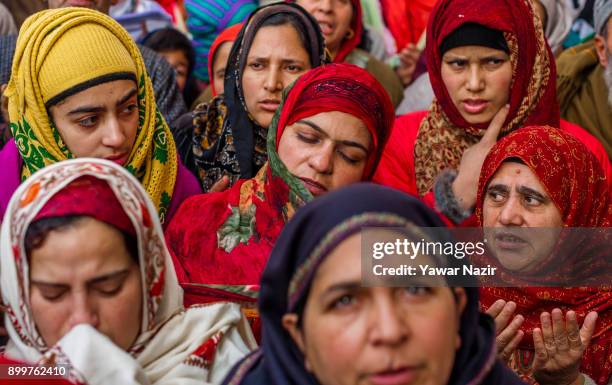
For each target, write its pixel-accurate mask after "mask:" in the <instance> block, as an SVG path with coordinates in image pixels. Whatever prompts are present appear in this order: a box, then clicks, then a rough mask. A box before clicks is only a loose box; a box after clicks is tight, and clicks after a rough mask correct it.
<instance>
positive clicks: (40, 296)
mask: <svg viewBox="0 0 612 385" xmlns="http://www.w3.org/2000/svg"><path fill="white" fill-rule="evenodd" d="M29 258H30V307H31V309H32V315H33V317H34V322H35V323H36V328H37V329H38V332H39V333H40V335H41V336H42V338H43V339H44V341H45V343H46V344H47V346H52V345H54V344H55V343H57V342H58V341H59V340H60V339H61V338H62V337H63V336H64V335H65V334H66V333H68V332H69V331H70V330H71V329H72V328H73V327H74V326H76V325H78V324H89V325H91V326H93V327H94V328H96V329H97V330H98V331H99V332H100V333H102V334H104V335H106V336H107V337H109V338H110V339H111V340H112V341H113V342H114V343H115V344H116V345H117V346H119V347H120V348H122V349H124V350H127V349H128V348H129V347H130V346H131V345H132V344H133V342H134V341H135V339H136V337H137V336H138V334H139V331H140V324H141V320H142V288H141V278H140V272H139V268H138V264H136V263H135V262H134V260H133V259H132V257H131V256H130V254H129V252H128V249H127V247H126V245H125V241H124V238H123V235H122V234H121V232H120V231H119V230H117V229H115V228H114V227H112V226H110V225H107V224H106V223H103V222H100V221H97V220H95V219H92V218H83V219H79V220H77V221H76V222H74V223H71V224H70V225H68V226H66V227H63V228H59V229H57V230H52V231H51V232H49V234H48V235H47V236H46V238H45V240H44V241H43V243H42V245H41V246H40V247H38V248H35V249H34V250H32V251H31V253H30V256H29Z"/></svg>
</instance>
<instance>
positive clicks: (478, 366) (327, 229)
mask: <svg viewBox="0 0 612 385" xmlns="http://www.w3.org/2000/svg"><path fill="white" fill-rule="evenodd" d="M356 219H359V220H356ZM402 223H404V224H402ZM406 224H413V225H416V226H419V227H444V224H443V222H442V221H441V220H440V219H439V218H438V216H437V215H436V214H435V213H434V212H433V211H432V210H431V209H429V208H428V207H427V206H425V204H423V203H422V202H421V201H419V200H418V199H416V198H414V197H411V196H409V195H406V194H404V193H401V192H399V191H396V190H393V189H390V188H387V187H383V186H378V185H375V184H370V183H359V184H354V185H351V186H349V187H346V188H344V189H340V190H338V191H335V192H330V193H329V194H326V195H325V196H323V197H320V198H317V199H315V200H314V201H313V202H311V203H309V204H308V205H306V206H305V207H303V208H301V209H300V210H299V211H298V212H297V213H296V215H295V216H294V217H293V219H292V220H291V221H290V222H289V224H288V225H287V226H286V227H285V229H284V230H283V232H282V233H281V236H280V238H279V239H278V240H277V242H276V245H275V247H274V250H273V251H272V254H271V256H270V259H269V261H268V264H267V266H266V270H265V271H264V274H263V277H262V281H261V292H260V297H259V307H260V314H261V318H262V327H263V341H262V346H261V348H260V349H259V350H257V351H256V352H254V353H252V354H251V355H250V356H248V357H247V358H245V359H244V360H243V361H242V362H241V363H239V364H238V365H237V366H236V367H235V368H234V369H233V370H232V372H231V373H230V375H229V376H228V378H226V380H225V382H224V383H225V384H232V385H233V384H249V385H250V384H270V385H289V384H291V385H294V384H295V385H317V384H318V381H317V380H316V378H315V377H314V376H313V375H312V374H311V373H310V372H308V371H307V370H306V369H305V367H304V356H303V355H302V353H301V352H300V350H299V349H298V348H297V346H296V345H295V344H294V343H293V340H292V339H291V337H290V336H289V334H288V333H287V332H286V331H285V329H284V328H283V326H282V323H281V320H282V316H283V315H284V314H286V313H289V312H297V313H299V312H300V310H299V309H300V308H301V307H302V306H303V304H304V302H305V300H306V298H307V296H308V292H309V289H310V286H311V284H312V279H313V276H314V275H315V273H316V271H317V269H318V267H319V266H320V263H321V262H322V261H323V260H324V259H325V257H326V256H327V255H329V253H330V252H331V251H332V250H333V249H334V248H335V247H336V246H337V245H338V244H339V243H340V242H342V241H343V240H345V239H346V238H348V237H349V236H350V235H352V234H355V233H357V232H359V231H360V230H361V229H362V228H364V227H403V226H405V225H406ZM340 226H342V227H340ZM338 229H342V231H341V232H339V233H338V232H337V230H338ZM332 231H333V232H334V233H336V234H339V235H338V236H336V237H334V238H333V239H331V240H330V239H329V236H328V234H330V233H331V232H332ZM326 237H327V239H326V243H325V247H324V250H325V251H324V252H320V253H319V254H318V255H320V257H319V258H318V259H315V260H314V261H313V260H312V255H313V250H315V249H316V248H318V247H320V246H321V241H322V240H323V239H324V238H326ZM439 237H440V235H438V240H440V239H439ZM446 260H447V262H448V263H450V264H452V263H453V261H452V260H454V258H446ZM305 262H307V263H308V267H307V268H304V266H306V263H305ZM298 270H300V273H299V274H300V277H303V278H302V280H301V281H299V282H295V275H296V271H298ZM304 271H306V273H304ZM296 283H297V284H296ZM471 286H472V287H466V288H465V291H466V294H467V305H466V308H465V310H464V312H463V314H462V316H461V324H460V336H461V348H460V349H459V350H458V351H457V353H456V356H455V364H454V367H453V371H452V373H451V377H450V380H449V382H448V385H467V384H470V385H476V384H483V385H484V384H487V385H488V384H491V385H493V384H495V385H519V384H524V383H523V382H522V381H521V380H520V379H519V378H518V377H517V376H516V375H515V374H514V373H513V372H512V371H511V370H510V369H508V368H506V367H505V366H504V365H503V364H502V363H501V362H500V361H499V360H497V358H496V353H497V352H496V348H495V327H494V324H493V320H492V319H491V318H490V317H489V316H487V315H485V314H482V313H480V312H479V308H478V288H476V287H474V286H475V285H471Z"/></svg>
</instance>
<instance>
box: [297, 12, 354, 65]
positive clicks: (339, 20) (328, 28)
mask: <svg viewBox="0 0 612 385" xmlns="http://www.w3.org/2000/svg"><path fill="white" fill-rule="evenodd" d="M297 3H298V4H299V5H301V6H302V7H304V9H305V10H307V11H308V12H309V13H310V14H311V15H312V16H314V18H315V19H316V20H317V22H318V23H319V27H321V32H322V33H323V38H324V39H325V45H326V46H327V49H329V51H330V52H331V54H332V57H335V56H336V54H337V53H338V51H340V47H341V46H342V42H343V41H344V39H346V38H347V36H348V35H349V34H350V31H349V29H350V28H351V21H352V20H353V4H352V3H351V0H298V1H297ZM353 32H355V31H353Z"/></svg>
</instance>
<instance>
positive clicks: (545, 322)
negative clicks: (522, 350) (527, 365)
mask: <svg viewBox="0 0 612 385" xmlns="http://www.w3.org/2000/svg"><path fill="white" fill-rule="evenodd" d="M551 318H552V322H551ZM540 322H541V323H542V328H541V329H540V328H535V329H533V345H534V347H535V360H534V364H533V377H534V378H535V380H536V381H537V382H538V383H539V384H540V385H580V384H583V383H584V378H583V376H582V375H581V374H580V363H581V362H582V354H583V353H584V350H585V349H586V348H587V346H589V343H590V342H591V337H592V336H593V332H594V331H595V323H596V322H597V313H596V312H590V313H589V314H587V316H586V317H585V319H584V323H583V324H582V327H581V328H580V329H579V328H578V320H577V318H576V313H575V312H574V311H571V310H570V311H568V312H567V313H566V315H565V319H563V312H562V311H561V310H560V309H554V310H553V311H552V315H551V314H549V313H547V312H543V313H542V314H541V315H540Z"/></svg>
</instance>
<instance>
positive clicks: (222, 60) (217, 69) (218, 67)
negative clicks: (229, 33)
mask: <svg viewBox="0 0 612 385" xmlns="http://www.w3.org/2000/svg"><path fill="white" fill-rule="evenodd" d="M232 44H233V42H231V41H226V42H225V43H223V44H221V45H220V46H219V47H218V48H217V52H215V55H214V60H213V66H212V72H213V73H212V76H213V78H212V81H213V83H214V84H215V91H217V95H222V94H223V89H224V87H225V85H224V83H225V68H227V58H228V57H229V54H230V51H231V50H232Z"/></svg>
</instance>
